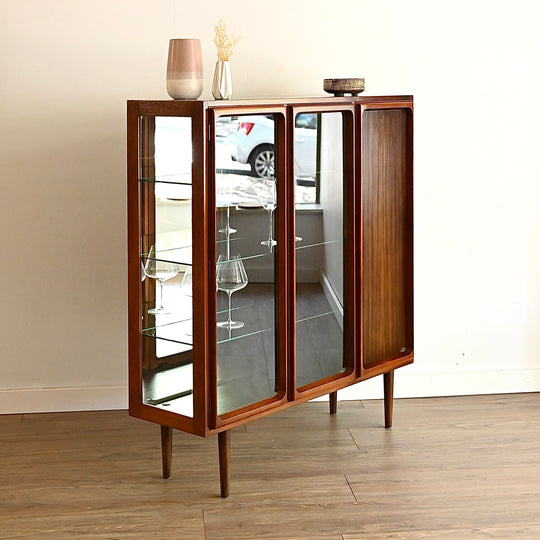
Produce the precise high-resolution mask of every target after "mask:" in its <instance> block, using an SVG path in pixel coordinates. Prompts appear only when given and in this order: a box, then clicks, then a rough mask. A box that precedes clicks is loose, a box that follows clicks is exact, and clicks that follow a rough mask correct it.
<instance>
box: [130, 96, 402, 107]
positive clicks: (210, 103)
mask: <svg viewBox="0 0 540 540" xmlns="http://www.w3.org/2000/svg"><path fill="white" fill-rule="evenodd" d="M387 102H390V103H410V104H412V102H413V96H412V95H399V96H343V97H333V96H316V97H306V98H299V97H293V98H256V99H236V100H174V99H167V100H128V103H136V104H139V105H141V106H145V105H147V106H148V105H150V106H163V107H176V106H178V107H182V106H188V107H201V108H204V109H207V108H210V109H218V108H219V109H227V108H238V107H285V106H288V105H292V106H298V107H302V106H310V105H316V106H325V105H327V106H336V105H337V106H339V105H353V104H356V103H358V104H364V103H366V104H369V103H387Z"/></svg>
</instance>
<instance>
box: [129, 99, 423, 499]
mask: <svg viewBox="0 0 540 540" xmlns="http://www.w3.org/2000/svg"><path fill="white" fill-rule="evenodd" d="M127 122H128V125H127V131H128V145H127V150H128V270H129V276H128V277H129V286H128V296H129V361H130V368H129V410H130V414H131V415H133V416H135V417H138V418H141V419H144V420H149V421H152V422H155V423H157V424H159V425H161V438H162V440H161V443H162V459H163V475H164V477H168V476H169V475H170V468H171V455H172V432H173V430H174V429H178V430H182V431H185V432H189V433H193V434H195V435H199V436H203V437H206V436H209V435H213V434H217V435H218V447H219V462H220V481H221V495H222V496H223V497H226V496H227V495H228V492H229V459H230V458H229V435H228V434H229V430H230V429H231V428H233V427H235V426H237V425H239V424H243V423H245V422H248V421H251V420H255V419H257V418H260V417H262V416H264V415H268V414H271V413H273V412H275V411H279V410H282V409H284V408H286V407H290V406H292V405H295V404H298V403H302V402H305V401H308V400H311V399H313V398H316V397H320V396H322V395H325V394H329V395H330V412H331V413H335V412H336V407H337V391H338V390H339V389H340V388H344V387H346V386H349V385H352V384H355V383H358V382H360V381H362V380H365V379H368V378H371V377H374V376H376V375H383V376H384V390H385V425H386V426H387V427H390V425H391V423H392V395H393V373H394V370H395V369H396V368H398V367H401V366H404V365H406V364H409V363H411V362H412V361H413V199H412V197H413V192H412V187H413V184H412V182H413V100H412V97H410V96H390V97H339V98H331V97H329V98H326V97H321V98H313V99H290V100H263V101H261V100H259V101H254V100H245V101H129V102H128V108H127Z"/></svg>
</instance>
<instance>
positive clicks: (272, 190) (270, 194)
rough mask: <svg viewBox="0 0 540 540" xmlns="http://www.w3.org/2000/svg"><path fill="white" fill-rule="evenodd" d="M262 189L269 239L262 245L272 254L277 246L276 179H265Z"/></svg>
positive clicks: (260, 194)
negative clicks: (275, 228) (275, 220)
mask: <svg viewBox="0 0 540 540" xmlns="http://www.w3.org/2000/svg"><path fill="white" fill-rule="evenodd" d="M262 182H263V184H262V186H261V187H262V189H261V190H260V191H259V198H260V202H261V206H262V207H263V208H264V209H265V210H266V211H267V212H268V239H267V240H263V241H262V242H261V245H263V246H266V247H268V251H269V252H270V253H272V248H273V247H274V246H275V245H277V242H276V241H275V240H274V238H273V229H274V219H273V214H274V210H275V208H276V181H275V179H274V178H263V179H262Z"/></svg>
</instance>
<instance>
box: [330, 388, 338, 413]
mask: <svg viewBox="0 0 540 540" xmlns="http://www.w3.org/2000/svg"><path fill="white" fill-rule="evenodd" d="M328 399H329V403H330V414H336V413H337V390H336V391H335V392H330V393H329V394H328Z"/></svg>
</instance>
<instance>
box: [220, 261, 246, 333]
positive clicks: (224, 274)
mask: <svg viewBox="0 0 540 540" xmlns="http://www.w3.org/2000/svg"><path fill="white" fill-rule="evenodd" d="M247 284H248V277H247V274H246V269H245V268H244V263H243V262H242V259H241V258H240V255H232V256H230V257H229V258H226V256H224V255H222V254H220V255H219V257H218V260H217V266H216V285H217V289H218V291H223V292H225V293H227V296H228V300H229V309H228V317H227V320H226V321H218V323H217V326H218V327H220V328H226V329H227V330H229V331H230V330H232V329H235V328H242V327H243V326H244V323H243V322H242V321H233V320H232V319H231V309H232V308H231V303H232V300H231V296H232V294H233V293H234V292H236V291H239V290H240V289H243V288H244V287H245V286H246V285H247Z"/></svg>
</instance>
